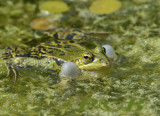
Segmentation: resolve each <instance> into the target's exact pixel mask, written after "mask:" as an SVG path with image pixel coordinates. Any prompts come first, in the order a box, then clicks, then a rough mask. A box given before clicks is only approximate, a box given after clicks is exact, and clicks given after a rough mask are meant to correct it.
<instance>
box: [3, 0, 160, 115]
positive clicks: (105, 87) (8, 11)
mask: <svg viewBox="0 0 160 116" xmlns="http://www.w3.org/2000/svg"><path fill="white" fill-rule="evenodd" d="M2 1H3V0H1V2H0V22H1V23H0V48H1V49H0V54H1V53H2V52H3V51H4V49H5V48H6V47H7V46H10V45H18V46H19V45H20V46H24V47H27V48H31V47H33V46H36V45H37V44H39V43H42V42H44V41H45V42H46V41H48V39H44V36H43V37H42V36H40V35H37V33H36V31H35V30H33V29H31V28H30V26H29V24H30V22H31V21H32V20H33V19H34V18H36V17H40V16H41V15H40V13H39V10H38V9H37V8H38V4H40V3H42V2H43V1H45V0H40V1H37V0H4V1H3V2H2ZM33 1H35V2H33ZM64 1H65V2H66V3H67V4H68V5H69V6H70V7H71V8H73V9H74V11H73V12H72V13H73V14H72V13H68V14H67V13H66V14H63V17H58V18H56V19H57V21H59V23H60V25H62V26H64V27H70V28H71V27H76V28H78V29H80V30H84V31H86V32H87V31H94V32H100V31H103V32H110V35H109V36H107V37H105V38H104V39H103V41H100V40H97V39H95V40H94V41H95V42H96V43H98V44H100V45H104V44H109V45H112V46H113V48H115V51H116V54H117V60H116V61H115V62H114V63H113V67H112V68H111V70H108V71H109V72H108V71H107V72H106V71H102V72H97V71H94V72H92V73H90V72H88V71H86V73H85V75H82V76H81V77H80V78H79V79H76V80H72V81H70V82H69V83H68V88H67V89H65V90H64V89H63V88H61V87H56V88H55V87H54V85H56V84H58V83H59V82H60V79H59V78H58V77H57V76H56V75H51V74H50V73H44V72H43V70H42V71H37V70H36V71H34V70H29V69H26V70H25V71H24V70H23V71H22V70H18V71H20V74H21V75H20V78H18V81H17V84H16V86H15V87H12V85H13V81H12V80H11V79H9V78H6V75H7V69H6V68H5V64H4V61H3V60H2V59H0V93H1V97H0V107H1V108H0V114H1V115H11V114H12V115H56V116H82V115H86V116H95V115H99V116H117V115H119V116H121V115H122V116H159V114H160V110H159V109H160V90H159V87H160V68H159V67H160V58H159V57H160V54H159V51H160V47H159V46H160V45H159V43H160V39H159V38H160V37H159V35H160V27H159V25H160V21H159V19H160V13H159V8H160V0H154V2H153V0H121V2H122V4H123V6H122V8H121V9H120V10H118V12H115V13H112V14H111V15H95V14H93V13H91V12H89V9H88V8H89V6H90V5H91V3H92V2H93V0H83V1H84V3H86V4H84V3H83V2H82V0H64ZM82 8H83V9H82ZM36 9H37V10H36ZM53 15H55V14H54V13H53ZM61 15H62V13H61ZM65 15H67V16H65ZM62 18H63V19H62ZM51 39H53V38H52V37H51V38H50V39H49V40H51ZM90 43H91V41H88V42H87V43H83V45H85V46H86V47H88V48H92V47H93V46H92V44H90Z"/></svg>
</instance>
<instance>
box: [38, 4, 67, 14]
mask: <svg viewBox="0 0 160 116" xmlns="http://www.w3.org/2000/svg"><path fill="white" fill-rule="evenodd" d="M39 9H40V10H41V11H47V12H50V13H62V12H66V11H68V10H69V6H68V5H67V4H66V3H65V2H63V1H45V2H42V3H41V4H40V6H39Z"/></svg>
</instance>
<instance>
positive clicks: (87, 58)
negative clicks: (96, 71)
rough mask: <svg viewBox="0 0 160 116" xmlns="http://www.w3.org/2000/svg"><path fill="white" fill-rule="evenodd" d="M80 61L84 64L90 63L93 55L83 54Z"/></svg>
mask: <svg viewBox="0 0 160 116" xmlns="http://www.w3.org/2000/svg"><path fill="white" fill-rule="evenodd" d="M82 60H83V63H84V64H88V63H91V62H92V61H93V54H91V53H87V52H86V53H83V54H82Z"/></svg>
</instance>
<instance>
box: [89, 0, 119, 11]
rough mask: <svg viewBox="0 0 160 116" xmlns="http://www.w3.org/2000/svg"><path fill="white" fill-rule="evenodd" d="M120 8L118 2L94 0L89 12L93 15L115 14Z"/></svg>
mask: <svg viewBox="0 0 160 116" xmlns="http://www.w3.org/2000/svg"><path fill="white" fill-rule="evenodd" d="M120 7H121V2H120V1H118V0H96V1H94V2H93V3H92V4H91V6H90V7H89V10H90V11H91V12H92V13H95V14H111V13H113V12H116V11H117V10H119V9H120Z"/></svg>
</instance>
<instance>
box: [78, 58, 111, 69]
mask: <svg viewBox="0 0 160 116" xmlns="http://www.w3.org/2000/svg"><path fill="white" fill-rule="evenodd" d="M75 64H77V66H78V68H79V69H81V70H89V71H94V70H102V69H108V68H109V67H110V62H106V61H104V60H101V59H99V60H98V59H97V60H94V61H93V62H91V63H83V62H82V61H81V60H80V59H77V60H76V61H75Z"/></svg>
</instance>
